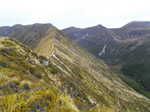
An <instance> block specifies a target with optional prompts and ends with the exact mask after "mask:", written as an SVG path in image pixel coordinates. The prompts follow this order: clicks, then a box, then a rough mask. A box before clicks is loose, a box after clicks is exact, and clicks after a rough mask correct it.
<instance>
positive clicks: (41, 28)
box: [0, 23, 54, 47]
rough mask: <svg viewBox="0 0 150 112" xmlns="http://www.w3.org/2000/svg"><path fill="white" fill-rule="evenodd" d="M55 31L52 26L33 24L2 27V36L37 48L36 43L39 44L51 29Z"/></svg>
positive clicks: (0, 30) (0, 31) (0, 34)
mask: <svg viewBox="0 0 150 112" xmlns="http://www.w3.org/2000/svg"><path fill="white" fill-rule="evenodd" d="M51 28H52V29H53V28H54V26H52V25H51V24H38V23H37V24H33V25H19V24H18V25H14V26H12V27H0V36H8V37H12V38H14V39H16V40H19V41H21V42H23V43H24V44H26V45H32V47H35V44H33V43H32V41H34V42H35V43H37V42H38V41H40V39H41V38H42V37H43V36H45V34H46V32H47V31H48V30H49V29H51Z"/></svg>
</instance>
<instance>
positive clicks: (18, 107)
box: [0, 38, 78, 112]
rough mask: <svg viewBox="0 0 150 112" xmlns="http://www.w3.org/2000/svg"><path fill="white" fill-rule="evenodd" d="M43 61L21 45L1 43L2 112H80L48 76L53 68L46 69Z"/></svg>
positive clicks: (0, 98) (0, 110)
mask: <svg viewBox="0 0 150 112" xmlns="http://www.w3.org/2000/svg"><path fill="white" fill-rule="evenodd" d="M40 59H41V58H39V57H38V56H37V55H36V54H35V53H33V52H32V51H31V50H30V49H28V48H27V47H25V46H23V45H22V44H20V43H18V42H16V41H13V40H10V39H8V38H1V39H0V65H1V66H0V112H27V111H33V112H35V111H36V112H37V111H38V112H39V111H42V110H43V111H44V112H78V109H77V108H76V107H75V105H74V103H73V101H72V99H71V98H70V97H69V96H68V95H65V94H63V93H62V92H60V91H59V90H58V88H56V86H55V85H54V81H53V79H51V78H50V77H49V76H48V75H52V74H53V73H54V72H53V70H54V68H53V66H52V65H51V66H48V67H47V68H46V67H45V66H43V65H42V64H41V63H40ZM52 72H53V73H52Z"/></svg>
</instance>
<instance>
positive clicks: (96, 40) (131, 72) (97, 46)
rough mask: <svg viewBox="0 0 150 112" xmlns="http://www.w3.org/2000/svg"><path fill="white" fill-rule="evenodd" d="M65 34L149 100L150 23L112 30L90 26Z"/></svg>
mask: <svg viewBox="0 0 150 112" xmlns="http://www.w3.org/2000/svg"><path fill="white" fill-rule="evenodd" d="M63 31H65V30H63ZM65 34H66V35H67V36H68V37H70V38H71V39H72V38H75V37H76V38H77V39H75V40H74V39H73V40H74V41H75V42H76V43H77V44H79V45H80V46H82V47H84V48H85V49H87V50H88V51H90V52H91V53H93V54H94V55H95V56H97V57H98V58H100V59H103V60H104V61H105V62H106V63H107V64H109V65H110V66H111V67H113V68H116V67H117V68H118V69H120V71H121V72H123V73H124V75H125V76H128V78H129V79H134V80H135V81H136V82H137V83H138V84H139V85H140V86H141V87H140V88H139V87H138V86H137V85H134V84H131V85H132V86H133V88H135V89H137V90H139V91H140V92H142V93H143V94H145V95H147V96H150V94H149V91H150V87H149V80H150V75H149V74H150V71H149V65H150V62H149V56H150V54H149V48H150V44H149V42H150V22H138V21H136V22H131V23H128V24H127V25H125V26H123V27H121V28H115V29H108V28H105V27H103V26H100V27H98V26H94V27H90V28H84V29H82V30H80V31H77V32H71V33H65ZM86 34H88V36H86ZM83 37H84V38H83Z"/></svg>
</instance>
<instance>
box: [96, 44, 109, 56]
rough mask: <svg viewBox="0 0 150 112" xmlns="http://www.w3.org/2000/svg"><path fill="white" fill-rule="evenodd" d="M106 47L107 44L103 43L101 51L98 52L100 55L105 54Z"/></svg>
mask: <svg viewBox="0 0 150 112" xmlns="http://www.w3.org/2000/svg"><path fill="white" fill-rule="evenodd" d="M106 47H107V45H104V47H103V49H102V50H101V52H100V53H99V54H98V55H99V56H102V55H103V54H105V52H106Z"/></svg>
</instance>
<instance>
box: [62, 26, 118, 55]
mask: <svg viewBox="0 0 150 112" xmlns="http://www.w3.org/2000/svg"><path fill="white" fill-rule="evenodd" d="M70 30H72V29H70ZM63 32H64V33H65V35H66V36H67V37H69V38H71V39H72V40H74V41H75V42H76V43H78V44H79V45H80V46H82V47H83V48H86V49H87V50H88V51H89V52H91V53H93V54H94V55H95V56H98V57H99V56H103V55H104V54H105V55H109V53H111V52H107V49H109V47H112V45H114V46H116V44H117V43H116V40H117V38H119V37H118V35H116V34H115V33H114V32H112V31H111V30H109V29H107V28H105V27H104V26H102V25H97V26H94V27H89V28H85V29H80V30H79V31H75V32H72V31H71V32H70V31H69V28H67V32H66V29H64V30H63Z"/></svg>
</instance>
